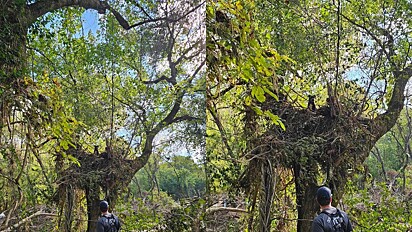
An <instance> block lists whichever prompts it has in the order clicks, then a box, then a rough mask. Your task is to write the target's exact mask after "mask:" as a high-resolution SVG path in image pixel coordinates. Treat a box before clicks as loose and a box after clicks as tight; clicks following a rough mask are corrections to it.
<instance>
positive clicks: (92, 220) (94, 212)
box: [86, 183, 100, 232]
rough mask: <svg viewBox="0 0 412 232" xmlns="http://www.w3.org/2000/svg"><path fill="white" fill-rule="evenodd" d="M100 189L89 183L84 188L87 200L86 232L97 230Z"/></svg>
mask: <svg viewBox="0 0 412 232" xmlns="http://www.w3.org/2000/svg"><path fill="white" fill-rule="evenodd" d="M99 193H100V188H99V186H98V185H96V184H93V183H91V184H90V185H89V186H88V187H86V200H87V222H88V223H87V232H95V231H96V229H97V221H98V220H99V216H100V208H99V203H100V197H99Z"/></svg>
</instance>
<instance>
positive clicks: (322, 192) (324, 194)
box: [316, 186, 332, 206]
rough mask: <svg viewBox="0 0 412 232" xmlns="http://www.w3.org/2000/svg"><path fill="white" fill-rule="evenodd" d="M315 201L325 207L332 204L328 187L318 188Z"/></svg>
mask: <svg viewBox="0 0 412 232" xmlns="http://www.w3.org/2000/svg"><path fill="white" fill-rule="evenodd" d="M316 200H317V201H318V203H319V205H320V206H327V205H329V204H330V203H331V202H332V191H330V189H329V188H328V187H325V186H323V187H320V188H319V189H318V191H317V192H316Z"/></svg>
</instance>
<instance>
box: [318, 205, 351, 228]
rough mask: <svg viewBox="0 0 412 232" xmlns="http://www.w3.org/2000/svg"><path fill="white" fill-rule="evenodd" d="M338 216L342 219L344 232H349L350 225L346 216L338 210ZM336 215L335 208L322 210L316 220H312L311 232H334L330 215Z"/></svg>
mask: <svg viewBox="0 0 412 232" xmlns="http://www.w3.org/2000/svg"><path fill="white" fill-rule="evenodd" d="M339 212H340V214H341V215H342V218H343V223H342V224H341V225H342V228H343V231H344V232H351V231H353V229H352V224H351V223H350V221H349V218H348V215H347V214H346V213H345V212H343V211H342V210H339ZM335 214H337V209H336V208H335V207H330V208H327V209H324V210H323V211H322V212H321V213H320V214H319V215H318V216H317V217H316V218H315V220H313V223H312V230H311V231H312V232H334V231H336V230H334V229H333V223H332V218H331V216H330V215H335Z"/></svg>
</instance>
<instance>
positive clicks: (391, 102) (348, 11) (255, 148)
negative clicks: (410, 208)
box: [208, 1, 412, 231]
mask: <svg viewBox="0 0 412 232" xmlns="http://www.w3.org/2000/svg"><path fill="white" fill-rule="evenodd" d="M252 4H253V6H252V8H253V11H249V14H245V13H242V12H243V9H244V8H247V7H249V8H250V7H251V6H250V5H252ZM252 4H251V3H246V2H242V1H240V2H237V3H235V4H220V5H218V6H219V7H218V11H211V12H210V14H209V15H208V16H209V17H208V20H210V22H215V23H216V26H213V24H208V29H209V28H210V30H209V31H208V32H209V35H208V36H209V37H211V38H212V39H210V40H208V41H210V44H208V55H209V54H210V56H212V57H213V58H214V59H209V58H208V61H209V62H210V64H209V63H208V65H209V66H211V67H215V68H213V69H212V71H213V72H210V73H209V79H208V80H210V81H211V82H212V83H213V84H211V85H209V89H208V91H209V92H208V93H210V95H208V99H209V100H208V101H209V102H208V109H209V112H210V118H211V120H212V121H213V122H214V124H215V125H214V126H213V127H212V128H216V130H219V131H220V134H221V136H219V137H217V138H220V139H221V140H222V144H223V147H225V148H226V149H227V150H226V151H225V150H224V151H223V153H224V154H225V155H226V156H227V155H229V156H230V157H231V158H235V159H238V156H233V155H231V151H233V150H234V149H239V148H242V147H243V145H242V144H239V143H238V142H239V140H236V141H234V140H233V138H232V136H236V135H234V134H230V133H229V132H231V131H232V130H233V129H231V125H232V124H234V123H235V122H236V121H235V120H233V119H232V120H231V121H230V122H228V121H226V120H225V119H224V118H222V117H221V116H219V115H226V114H228V111H227V108H228V107H233V110H234V111H237V112H239V113H238V114H236V113H234V114H232V117H234V116H235V115H241V116H242V117H243V119H244V120H245V121H243V122H244V126H245V129H244V130H245V132H246V138H244V139H246V140H247V141H249V142H246V144H249V145H248V146H247V147H248V149H245V150H243V152H244V153H245V157H246V158H247V160H248V161H250V162H249V165H248V168H247V169H246V171H245V175H243V176H242V178H241V180H242V182H241V184H242V185H244V186H245V187H246V189H248V190H250V189H252V190H253V191H252V192H254V194H251V195H250V196H251V198H252V199H251V201H252V202H253V201H254V200H253V199H256V197H257V196H258V197H257V198H258V199H260V202H266V204H265V205H271V204H272V202H273V199H274V198H273V197H274V195H273V189H272V188H273V187H274V186H276V185H275V184H276V181H275V180H276V179H281V178H282V177H281V176H279V174H278V173H279V171H280V170H282V169H285V168H286V169H289V170H291V171H292V173H293V180H294V181H293V182H294V185H295V190H296V206H297V214H298V222H297V230H298V231H307V230H308V229H309V228H310V224H311V220H312V219H313V218H314V216H315V213H316V211H317V210H318V208H319V207H318V205H317V203H316V201H315V193H316V189H317V188H318V187H319V186H320V185H323V184H326V185H328V186H330V187H331V188H332V190H333V192H334V199H335V203H334V204H337V203H338V202H339V200H340V198H341V196H342V194H343V193H344V187H345V183H346V181H347V180H348V178H350V177H351V175H352V173H354V172H355V171H356V170H357V167H358V166H359V165H362V163H363V162H364V160H365V159H366V157H367V156H368V155H369V152H370V151H371V149H372V147H373V145H374V144H375V143H376V141H377V140H378V139H379V138H380V137H382V136H383V135H384V134H385V133H386V132H388V131H389V130H390V129H391V128H392V126H393V125H394V124H395V122H396V120H397V118H398V117H399V115H400V112H401V110H402V108H403V106H404V100H405V97H404V91H405V88H406V85H407V82H408V80H409V78H410V77H411V76H412V67H411V60H410V57H411V52H410V48H411V40H410V38H411V34H410V29H411V27H412V25H411V21H410V19H409V18H410V17H408V15H410V10H408V9H410V7H411V3H410V2H409V1H361V2H353V1H351V2H347V1H335V2H330V3H329V2H322V1H284V2H283V1H282V2H276V3H269V2H261V1H255V2H253V3H252ZM208 13H209V11H208ZM208 22H209V21H208ZM223 24H231V25H232V27H229V28H231V30H226V31H225V30H224V29H221V28H220V25H223ZM209 25H211V26H210V27H209ZM239 25H241V26H239ZM251 25H252V26H251ZM253 26H254V29H252V30H250V27H253ZM226 28H227V26H226ZM245 37H247V38H249V39H252V41H253V39H256V40H257V42H256V43H258V44H259V45H260V48H256V47H254V48H253V49H252V50H249V51H247V48H248V45H252V46H253V44H256V43H250V44H248V43H247V42H245V41H243V39H244V38H245ZM269 48H272V49H275V50H276V53H278V54H282V55H286V56H288V57H289V58H290V59H292V60H294V62H282V61H281V59H280V58H281V56H280V55H277V54H273V53H272V52H270V49H269ZM245 50H246V51H245ZM245 52H247V53H246V54H245ZM250 53H251V54H253V55H254V56H255V57H259V55H260V54H264V56H263V58H259V59H254V60H252V62H250V63H251V64H248V62H247V60H246V61H245V57H246V58H247V55H248V54H250ZM270 57H275V58H277V60H278V62H277V63H276V65H274V66H272V67H271V68H272V72H271V73H272V74H270V72H262V70H265V67H267V66H268V62H267V61H266V60H267V59H269V58H270ZM265 59H266V60H265ZM258 64H261V65H262V66H263V68H260V67H259V66H258ZM221 70H225V71H224V72H223V71H221ZM269 71H270V70H269ZM265 76H272V79H271V80H273V81H272V82H270V83H271V86H270V88H269V87H268V85H270V84H268V83H267V82H266V81H265V78H264V77H265ZM218 81H220V82H221V83H218ZM256 85H260V86H264V87H266V88H269V90H272V92H274V93H276V94H277V96H276V97H273V96H272V97H271V94H270V93H269V92H268V91H266V90H265V89H264V88H263V87H262V88H259V87H256ZM260 89H263V90H265V91H263V90H260ZM312 94H314V95H316V98H315V108H316V109H314V108H309V104H310V103H309V102H310V101H309V99H310V98H309V95H312ZM250 95H251V96H252V98H251V97H249V96H250ZM235 98H239V100H234V99H235ZM233 102H236V103H237V104H233ZM239 103H240V104H239ZM268 112H270V113H271V114H272V115H271V114H269V113H268ZM268 115H270V118H271V119H272V121H275V122H276V120H277V119H278V118H280V119H281V122H283V124H284V126H285V129H283V128H281V127H280V126H268V123H267V122H268V120H265V119H264V118H262V116H268ZM273 115H277V116H273ZM273 119H275V120H273ZM238 122H239V121H238ZM225 123H226V127H225ZM233 133H235V132H233ZM237 136H239V135H237ZM241 141H242V140H241ZM243 149H244V147H243ZM211 151H213V149H212V150H211ZM213 153H215V154H217V153H222V151H220V152H218V151H214V152H213ZM218 158H219V159H222V160H225V159H227V158H225V157H224V156H223V157H218ZM277 177H279V178H277ZM274 181H275V184H274ZM258 193H260V195H259V194H258ZM259 196H260V197H259ZM259 209H260V211H259V214H260V215H263V216H260V223H259V225H260V227H259V228H260V230H261V231H269V230H270V224H271V223H270V218H271V217H270V216H267V215H268V214H269V215H270V213H271V211H273V210H274V209H273V208H272V209H271V208H270V206H269V207H267V208H264V207H260V208H259ZM265 218H269V220H266V223H265Z"/></svg>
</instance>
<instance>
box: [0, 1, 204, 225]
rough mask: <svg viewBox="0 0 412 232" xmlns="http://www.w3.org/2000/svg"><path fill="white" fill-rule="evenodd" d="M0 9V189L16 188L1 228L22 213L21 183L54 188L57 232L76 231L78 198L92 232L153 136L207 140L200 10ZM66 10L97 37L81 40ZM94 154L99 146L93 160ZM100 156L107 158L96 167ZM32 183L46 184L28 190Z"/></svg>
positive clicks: (82, 4) (104, 6)
mask: <svg viewBox="0 0 412 232" xmlns="http://www.w3.org/2000/svg"><path fill="white" fill-rule="evenodd" d="M1 7H2V8H1V12H2V15H3V16H2V17H1V19H0V23H1V25H2V27H1V31H0V33H1V37H0V40H1V41H0V42H1V51H0V52H1V63H0V67H1V71H2V73H1V79H0V81H1V92H0V93H1V95H2V98H1V99H2V100H1V111H2V117H1V130H2V135H1V148H2V159H3V158H4V159H5V160H7V162H9V163H8V164H10V165H9V167H8V168H7V170H8V172H7V173H2V178H3V180H5V181H4V182H5V183H7V184H8V185H10V189H12V190H9V193H8V194H7V193H6V194H5V196H6V198H3V200H4V203H5V204H2V205H4V208H3V207H2V210H7V211H8V217H7V221H6V223H5V224H3V225H2V226H5V227H7V226H9V222H10V220H9V219H10V217H11V215H12V214H15V213H16V212H17V210H18V209H19V207H21V206H22V201H23V192H22V186H23V184H27V183H26V182H27V181H28V182H29V183H28V184H29V185H30V184H32V183H37V182H42V181H44V182H43V183H42V184H45V185H46V186H47V189H48V190H51V191H53V189H54V188H55V187H58V189H59V190H58V192H56V193H55V194H54V195H55V199H56V198H57V200H58V202H59V206H60V208H61V211H60V215H59V216H60V218H61V219H62V220H59V222H60V223H59V225H58V226H59V228H60V230H65V231H70V230H71V229H72V228H73V227H72V223H73V219H74V218H73V217H74V216H73V211H74V210H75V209H76V206H75V205H74V203H76V202H77V203H80V200H81V198H82V194H84V195H85V197H86V200H87V215H88V222H89V223H88V226H87V230H88V231H95V224H96V223H94V222H95V221H96V220H97V218H98V215H99V212H98V211H99V210H98V203H99V200H100V199H101V198H102V197H105V198H108V199H109V200H111V205H112V206H114V205H115V202H116V199H117V196H118V194H120V190H121V189H122V188H123V187H124V186H126V185H127V184H128V183H129V182H130V181H131V179H132V177H133V176H134V174H135V173H136V172H137V171H138V170H139V169H141V168H142V167H143V166H144V165H145V164H146V163H147V161H148V158H149V157H150V155H151V154H152V152H153V150H154V149H156V148H155V142H156V139H155V138H156V136H157V135H158V134H159V133H163V134H168V135H170V136H174V138H175V140H176V141H179V140H180V141H183V140H187V141H188V139H187V137H188V136H190V134H191V133H197V134H198V135H199V137H198V138H201V136H202V133H201V130H202V127H203V126H202V125H203V119H202V118H204V117H203V116H202V99H203V93H202V92H203V91H204V90H203V85H204V78H202V76H203V75H204V74H203V73H204V64H205V60H204V59H205V57H204V52H203V50H204V38H203V36H202V34H203V32H204V25H203V21H202V20H201V19H202V8H203V7H204V3H202V2H200V1H194V2H193V1H179V2H177V3H169V2H167V1H165V2H156V1H154V2H150V1H148V2H142V3H140V2H132V1H126V2H125V4H123V3H117V2H113V3H112V4H111V5H110V4H109V3H108V2H105V1H98V0H90V1H64V0H62V1H27V2H25V1H2V2H1ZM69 7H70V9H72V8H73V7H75V8H76V9H92V10H96V11H97V12H98V13H99V14H101V15H102V18H103V22H102V24H101V25H100V26H101V27H102V29H101V32H96V33H101V34H99V35H100V37H98V36H94V35H90V34H89V36H87V35H83V34H82V31H78V30H76V28H78V24H75V23H73V20H72V19H73V18H74V16H73V15H76V14H77V15H79V13H81V12H83V10H79V11H74V12H73V11H69V10H66V11H65V10H62V9H69ZM115 8H116V9H118V10H115ZM119 12H120V13H119ZM106 13H110V14H106ZM123 16H124V17H123ZM125 18H128V20H130V21H134V20H136V23H135V24H132V23H129V22H128V21H127V20H126V19H125ZM46 25H47V26H46ZM56 25H57V26H56ZM59 25H60V27H59ZM131 29H133V30H131ZM126 30H128V31H130V32H127V33H126ZM27 41H28V42H27ZM28 43H29V44H28ZM28 51H30V53H28ZM29 63H30V65H28V64H29ZM182 122H187V123H186V124H182ZM3 132H4V133H3ZM199 132H200V133H199ZM119 134H121V135H122V136H119ZM118 137H123V138H118ZM104 139H106V141H107V142H106V143H104V142H103V141H104ZM16 141H18V142H16ZM20 141H23V142H22V143H21V144H20ZM176 141H175V142H176ZM91 144H98V145H103V147H102V146H100V148H97V152H95V153H94V154H93V147H92V146H91ZM104 146H106V147H107V149H106V152H108V153H110V154H111V155H112V156H114V157H113V158H112V159H104V158H101V157H100V156H97V154H96V153H103V150H105V149H104ZM50 153H51V154H50ZM51 157H53V158H54V159H55V161H56V162H55V165H52V163H51V162H50V160H51ZM67 158H68V159H67ZM33 160H35V161H33ZM53 166H54V167H53ZM30 167H31V168H30ZM36 170H37V172H36ZM39 171H40V172H39ZM33 173H35V174H33ZM37 173H42V174H41V175H40V176H42V177H43V178H41V179H37V180H36V178H34V179H32V176H31V175H35V176H37V177H38V176H39V175H38V174H37ZM22 176H27V181H26V180H22V179H23V178H21V177H22ZM34 187H35V188H36V187H37V184H35V186H34ZM15 194H20V196H21V199H20V200H19V201H14V199H12V196H13V195H15ZM32 194H34V195H35V196H34V198H37V196H36V195H37V194H36V193H32ZM42 194H46V195H49V196H47V197H49V198H50V197H51V196H52V195H53V194H52V193H50V192H48V193H47V192H42ZM77 208H79V207H77ZM80 208H81V207H80ZM36 215H38V214H36ZM63 215H64V216H63ZM17 226H20V224H18V225H17Z"/></svg>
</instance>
